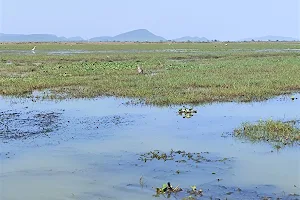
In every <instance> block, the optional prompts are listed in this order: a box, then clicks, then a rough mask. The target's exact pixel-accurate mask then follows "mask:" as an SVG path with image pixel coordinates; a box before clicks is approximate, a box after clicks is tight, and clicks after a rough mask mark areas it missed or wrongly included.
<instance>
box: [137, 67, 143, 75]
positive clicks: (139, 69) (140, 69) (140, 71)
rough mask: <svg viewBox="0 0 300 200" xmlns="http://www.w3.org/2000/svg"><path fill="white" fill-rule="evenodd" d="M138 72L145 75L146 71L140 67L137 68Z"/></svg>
mask: <svg viewBox="0 0 300 200" xmlns="http://www.w3.org/2000/svg"><path fill="white" fill-rule="evenodd" d="M137 71H138V73H139V74H143V73H144V70H143V69H142V68H141V67H140V66H138V67H137Z"/></svg>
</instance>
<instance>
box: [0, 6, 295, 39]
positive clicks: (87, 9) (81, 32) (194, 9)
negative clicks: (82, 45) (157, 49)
mask: <svg viewBox="0 0 300 200" xmlns="http://www.w3.org/2000/svg"><path fill="white" fill-rule="evenodd" d="M0 11H1V14H0V32H1V33H6V34H55V35H57V36H65V37H75V36H80V37H82V38H84V39H89V38H92V37H98V36H115V35H118V34H121V33H124V32H128V31H132V30H136V29H147V30H149V31H150V32H152V33H154V34H155V35H158V36H162V37H164V38H166V39H175V38H179V37H184V36H192V37H193V36H198V37H206V38H208V39H217V40H240V39H244V38H254V37H261V36H268V35H272V36H282V37H293V38H296V39H300V3H299V1H298V0H290V1H289V2H288V3H285V2H284V1H282V0H265V1H258V0H253V1H243V2H241V1H238V0H229V1H221V0H211V1H205V2H200V1H197V0H187V1H185V2H181V1H171V0H165V1H159V0H152V1H144V2H140V1H138V0H127V1H118V0H110V1H105V2H104V1H97V0H86V1H83V2H82V1H81V2H73V1H71V0H64V1H58V0H52V1H38V0H24V1H20V0H0Z"/></svg>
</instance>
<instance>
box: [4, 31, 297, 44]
mask: <svg viewBox="0 0 300 200" xmlns="http://www.w3.org/2000/svg"><path fill="white" fill-rule="evenodd" d="M253 40H254V41H299V39H296V38H293V37H284V36H272V35H267V36H261V37H252V38H245V39H242V40H234V41H253ZM72 41H73V42H114V41H115V42H165V41H174V42H209V41H211V40H209V39H207V38H206V37H198V36H194V37H192V36H184V37H180V38H175V39H166V38H164V37H161V36H158V35H155V34H153V33H152V32H150V31H149V30H147V29H136V30H132V31H128V32H125V33H121V34H118V35H115V36H100V37H93V38H90V39H83V38H82V37H80V36H75V37H69V38H67V37H63V36H57V35H54V34H4V33H0V42H72Z"/></svg>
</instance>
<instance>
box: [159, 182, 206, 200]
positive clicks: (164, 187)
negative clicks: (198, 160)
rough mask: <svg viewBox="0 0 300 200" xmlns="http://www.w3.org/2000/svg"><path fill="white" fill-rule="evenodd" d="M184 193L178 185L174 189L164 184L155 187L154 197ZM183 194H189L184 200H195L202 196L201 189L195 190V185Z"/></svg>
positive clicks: (168, 184)
mask: <svg viewBox="0 0 300 200" xmlns="http://www.w3.org/2000/svg"><path fill="white" fill-rule="evenodd" d="M181 191H184V190H183V189H182V188H180V187H179V185H177V186H176V187H173V186H172V185H171V183H170V182H168V183H165V184H163V185H162V187H160V188H159V187H157V188H156V195H155V196H156V197H158V196H160V195H162V194H163V195H164V194H167V195H168V197H169V196H170V194H172V193H175V194H176V193H178V192H181ZM185 192H186V193H187V194H189V196H188V197H186V198H184V199H196V197H197V196H203V190H202V189H199V190H198V189H197V187H196V186H195V185H193V186H191V189H188V190H185Z"/></svg>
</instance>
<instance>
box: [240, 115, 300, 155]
mask: <svg viewBox="0 0 300 200" xmlns="http://www.w3.org/2000/svg"><path fill="white" fill-rule="evenodd" d="M297 124H299V121H296V120H293V121H287V122H282V121H274V120H267V121H262V120H260V121H259V122H258V123H256V124H250V123H243V124H242V126H241V127H240V128H238V129H235V130H234V136H235V137H238V138H246V139H248V140H250V141H252V142H260V141H265V142H269V143H272V144H273V145H274V147H276V148H277V149H280V148H282V146H284V145H292V144H300V143H299V142H300V129H299V127H298V126H297Z"/></svg>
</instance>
